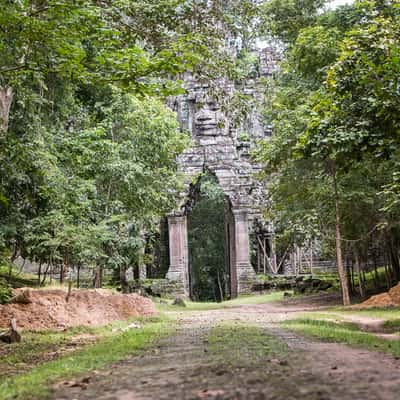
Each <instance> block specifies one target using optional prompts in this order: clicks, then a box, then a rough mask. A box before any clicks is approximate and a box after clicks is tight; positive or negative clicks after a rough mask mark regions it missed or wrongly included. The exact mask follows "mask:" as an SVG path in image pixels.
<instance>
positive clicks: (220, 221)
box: [187, 172, 231, 302]
mask: <svg viewBox="0 0 400 400" xmlns="http://www.w3.org/2000/svg"><path fill="white" fill-rule="evenodd" d="M192 189H193V190H192V196H191V202H190V204H189V206H188V209H187V218H188V245H189V246H188V247H189V292H190V297H191V299H192V300H195V301H216V302H220V301H223V300H226V299H229V298H230V297H231V292H230V287H231V282H230V281H231V277H230V260H229V241H228V238H227V236H229V234H228V232H227V231H228V230H227V224H228V218H229V213H230V207H229V201H228V199H227V197H226V195H225V194H224V192H223V190H222V188H221V187H220V185H219V183H218V180H217V178H216V177H215V176H214V175H213V174H212V173H210V172H205V173H204V174H202V176H201V177H200V178H199V179H198V181H197V183H196V185H195V186H193V187H192Z"/></svg>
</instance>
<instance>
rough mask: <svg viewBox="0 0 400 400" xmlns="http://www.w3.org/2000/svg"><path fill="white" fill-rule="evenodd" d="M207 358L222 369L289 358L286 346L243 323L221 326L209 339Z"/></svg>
mask: <svg viewBox="0 0 400 400" xmlns="http://www.w3.org/2000/svg"><path fill="white" fill-rule="evenodd" d="M208 345H209V354H210V356H211V357H212V358H213V359H215V360H216V361H220V362H221V363H222V364H223V365H229V366H238V365H239V364H240V366H243V365H254V364H257V363H259V361H260V360H261V359H263V358H265V357H274V358H280V357H285V356H286V355H287V354H288V347H287V345H286V344H285V343H284V342H282V341H281V340H279V339H277V338H276V337H273V336H270V335H267V334H266V333H265V331H264V330H263V329H262V328H259V327H256V326H249V325H245V324H243V323H237V324H232V323H224V324H220V325H218V326H217V327H215V328H213V329H212V330H211V332H210V334H209V336H208Z"/></svg>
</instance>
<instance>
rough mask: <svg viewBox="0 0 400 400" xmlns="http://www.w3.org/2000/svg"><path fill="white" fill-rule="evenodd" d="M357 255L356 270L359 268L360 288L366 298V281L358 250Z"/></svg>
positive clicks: (361, 294)
mask: <svg viewBox="0 0 400 400" xmlns="http://www.w3.org/2000/svg"><path fill="white" fill-rule="evenodd" d="M355 257H356V270H357V276H358V288H359V289H360V296H361V298H362V299H364V298H365V283H364V277H363V275H362V273H361V263H360V256H359V254H358V252H357V251H356V254H355Z"/></svg>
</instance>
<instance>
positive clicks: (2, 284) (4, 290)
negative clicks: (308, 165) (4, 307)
mask: <svg viewBox="0 0 400 400" xmlns="http://www.w3.org/2000/svg"><path fill="white" fill-rule="evenodd" d="M11 298H12V291H11V287H10V286H9V284H8V283H7V281H6V280H5V279H3V278H0V304H6V303H8V302H9V301H10V300H11Z"/></svg>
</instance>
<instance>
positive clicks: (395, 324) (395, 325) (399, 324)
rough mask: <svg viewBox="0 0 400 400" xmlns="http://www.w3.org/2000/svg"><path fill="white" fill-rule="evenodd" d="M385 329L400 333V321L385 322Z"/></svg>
mask: <svg viewBox="0 0 400 400" xmlns="http://www.w3.org/2000/svg"><path fill="white" fill-rule="evenodd" d="M383 327H384V328H385V329H390V330H393V331H400V319H392V320H388V321H385V323H384V324H383Z"/></svg>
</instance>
